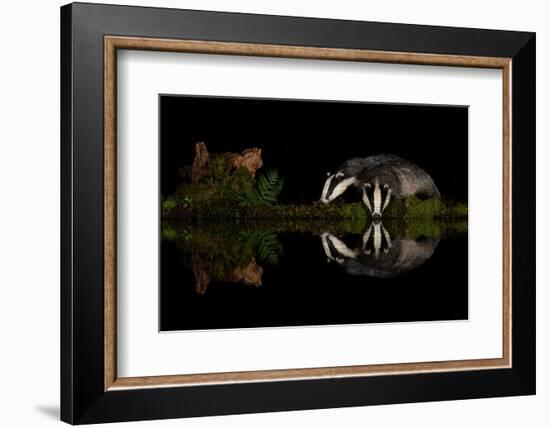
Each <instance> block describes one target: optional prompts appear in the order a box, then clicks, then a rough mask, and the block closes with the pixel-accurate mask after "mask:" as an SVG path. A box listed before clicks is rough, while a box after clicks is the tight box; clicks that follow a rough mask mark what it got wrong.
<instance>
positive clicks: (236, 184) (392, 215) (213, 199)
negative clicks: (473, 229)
mask: <svg viewBox="0 0 550 428" xmlns="http://www.w3.org/2000/svg"><path fill="white" fill-rule="evenodd" d="M227 162H228V161H227V159H226V158H225V157H224V156H222V155H216V154H213V155H211V160H210V173H209V175H208V177H204V178H203V179H201V181H199V182H198V183H190V180H189V179H187V180H185V182H183V183H182V184H180V186H179V187H178V188H177V190H176V192H175V193H174V194H172V195H170V196H168V197H166V198H163V199H162V202H161V204H162V205H161V206H162V217H163V218H174V219H175V218H182V219H188V220H193V221H210V220H215V219H220V220H221V219H223V220H224V221H243V220H251V219H277V220H282V219H314V220H326V221H333V220H345V221H346V222H348V226H349V222H352V223H353V222H356V221H357V220H360V221H361V224H364V223H365V221H366V220H368V219H369V218H370V213H369V212H368V210H367V209H366V208H365V206H364V205H363V203H362V202H360V201H358V202H356V203H350V204H345V203H341V202H338V201H335V202H333V203H331V204H322V203H320V202H317V201H316V202H312V203H310V204H282V203H280V202H278V198H279V195H280V193H281V191H282V189H283V184H284V180H283V178H282V177H280V176H279V174H278V172H277V170H267V171H265V172H263V173H260V174H258V176H257V177H256V179H254V178H253V177H252V176H251V174H250V172H249V171H248V170H246V168H244V167H240V168H238V169H236V170H232V169H231V167H230V165H229V164H228V163H227ZM179 171H180V175H181V176H182V177H186V178H189V177H190V167H188V166H187V167H182V168H180V170H179ZM467 217H468V206H467V205H466V204H464V203H456V202H453V201H446V200H442V199H427V200H421V199H419V198H416V197H410V198H407V199H404V200H399V199H396V198H392V200H391V202H390V204H389V206H388V207H387V209H386V210H385V211H384V221H386V219H400V220H403V221H407V222H409V223H412V220H413V219H438V220H442V219H459V220H464V219H467Z"/></svg>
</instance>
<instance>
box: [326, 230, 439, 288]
mask: <svg viewBox="0 0 550 428" xmlns="http://www.w3.org/2000/svg"><path fill="white" fill-rule="evenodd" d="M321 241H322V244H323V249H324V251H325V254H326V256H327V259H328V260H329V261H334V262H336V263H338V265H339V266H341V267H342V268H343V269H344V270H345V271H346V272H347V273H349V274H352V275H367V276H371V277H375V278H391V277H395V276H397V275H400V274H402V273H405V272H409V271H411V270H413V269H416V268H417V267H418V266H420V265H421V264H423V263H424V262H426V261H427V260H428V259H429V258H430V257H431V256H432V254H433V253H434V251H435V248H436V247H437V244H438V243H439V240H437V239H432V238H420V239H417V240H413V239H408V238H397V239H394V240H392V239H391V237H390V235H389V233H388V231H387V230H386V229H385V228H384V226H382V223H381V222H377V223H373V224H371V226H370V227H369V228H368V230H367V231H366V232H365V234H364V235H363V238H362V242H361V243H360V244H359V245H355V246H352V247H351V248H350V247H349V246H348V245H347V244H346V243H345V242H344V241H343V240H341V239H339V238H338V237H336V236H335V235H333V234H332V233H330V232H325V233H323V234H322V235H321Z"/></svg>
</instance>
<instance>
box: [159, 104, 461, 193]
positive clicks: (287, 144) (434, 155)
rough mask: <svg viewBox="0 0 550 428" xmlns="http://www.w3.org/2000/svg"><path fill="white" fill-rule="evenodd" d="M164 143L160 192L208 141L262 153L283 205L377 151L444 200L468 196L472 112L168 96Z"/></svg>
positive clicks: (213, 147)
mask: <svg viewBox="0 0 550 428" xmlns="http://www.w3.org/2000/svg"><path fill="white" fill-rule="evenodd" d="M160 139H161V168H160V170H161V193H162V194H163V195H168V194H170V193H172V192H173V191H174V190H175V188H176V186H177V184H178V183H179V182H180V181H181V178H180V177H179V175H178V168H179V167H181V166H183V165H190V164H191V163H192V162H193V158H194V145H195V143H196V142H198V141H204V142H205V143H206V146H207V148H208V150H209V151H211V152H240V151H242V150H244V149H246V148H250V147H259V148H261V149H262V156H263V160H264V167H263V168H264V169H267V168H277V169H278V170H279V173H280V175H281V176H282V177H284V179H285V186H284V188H283V192H282V194H281V200H282V201H286V202H289V201H292V202H311V201H312V200H317V199H319V198H320V196H321V192H322V189H323V184H324V181H325V180H326V173H327V172H335V171H336V169H337V168H338V166H339V165H341V164H342V163H343V162H344V161H346V160H347V159H350V158H352V157H356V156H359V157H365V156H370V155H375V154H380V153H393V154H396V155H398V156H401V157H403V158H405V159H407V160H409V161H411V162H413V163H415V164H417V165H418V166H420V167H421V168H423V169H424V170H425V171H426V172H427V173H428V174H430V175H431V176H432V178H433V179H434V181H435V183H436V185H437V186H438V187H439V190H440V191H441V194H442V195H443V196H444V197H446V198H450V199H454V200H459V201H467V198H468V108H467V107H448V106H425V105H406V104H372V103H348V102H328V101H324V102H319V101H295V100H270V99H250V98H223V97H188V96H166V95H164V96H161V97H160ZM260 171H261V170H260Z"/></svg>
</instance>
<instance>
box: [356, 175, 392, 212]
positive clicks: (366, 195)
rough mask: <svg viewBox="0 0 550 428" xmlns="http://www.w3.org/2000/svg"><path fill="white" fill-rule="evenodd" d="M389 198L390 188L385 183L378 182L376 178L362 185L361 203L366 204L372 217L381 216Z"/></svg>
mask: <svg viewBox="0 0 550 428" xmlns="http://www.w3.org/2000/svg"><path fill="white" fill-rule="evenodd" d="M390 199H391V188H390V186H388V185H387V184H380V183H379V181H378V178H376V179H375V180H374V183H365V184H364V185H363V203H364V204H365V205H366V206H367V208H368V209H369V211H370V213H371V214H372V217H373V218H374V219H377V218H380V217H382V213H383V212H384V210H385V209H386V208H387V207H388V204H389V203H390Z"/></svg>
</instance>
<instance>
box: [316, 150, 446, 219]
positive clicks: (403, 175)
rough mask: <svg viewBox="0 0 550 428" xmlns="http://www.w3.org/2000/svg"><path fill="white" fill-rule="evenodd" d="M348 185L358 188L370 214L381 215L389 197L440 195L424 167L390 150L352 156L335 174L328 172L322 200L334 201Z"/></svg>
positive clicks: (376, 216) (324, 201)
mask: <svg viewBox="0 0 550 428" xmlns="http://www.w3.org/2000/svg"><path fill="white" fill-rule="evenodd" d="M350 186H353V187H355V188H358V189H359V190H360V191H361V193H362V201H363V203H364V204H365V206H366V207H367V209H368V210H369V211H370V213H371V215H372V217H373V218H380V217H381V216H382V213H383V212H384V210H385V209H386V208H387V207H388V205H389V203H390V200H391V198H392V197H395V198H398V199H403V198H406V197H409V196H417V197H419V198H420V199H428V198H440V197H441V194H440V193H439V190H438V188H437V186H436V185H435V183H434V181H433V180H432V178H431V177H430V176H429V175H428V174H427V173H426V171H424V170H423V169H422V168H420V167H418V166H416V165H415V164H413V163H411V162H409V161H406V160H404V159H402V158H400V157H399V156H396V155H390V154H382V155H375V156H369V157H366V158H352V159H349V160H348V161H346V162H344V164H342V165H341V166H340V168H338V170H337V172H336V173H335V174H328V177H327V179H326V181H325V185H324V187H323V193H322V195H321V202H323V203H329V202H332V201H334V200H335V199H336V198H338V197H339V196H340V195H342V194H343V193H344V192H345V191H346V190H347V189H348V188H349V187H350Z"/></svg>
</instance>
